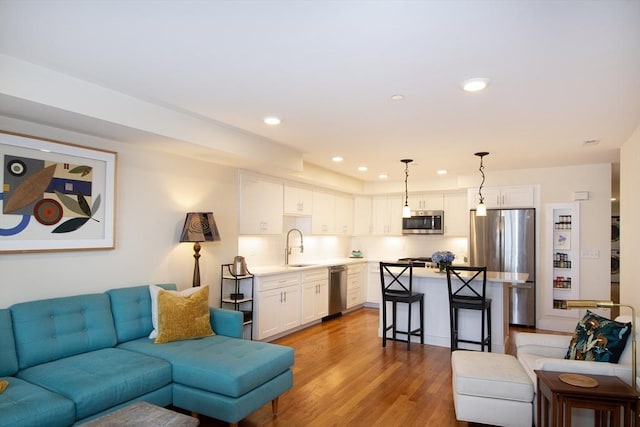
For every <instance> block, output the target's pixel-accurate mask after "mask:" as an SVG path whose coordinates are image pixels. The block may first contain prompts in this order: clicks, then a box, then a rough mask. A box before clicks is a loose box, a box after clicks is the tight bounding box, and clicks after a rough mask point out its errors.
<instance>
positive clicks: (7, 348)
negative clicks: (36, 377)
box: [0, 308, 18, 376]
mask: <svg viewBox="0 0 640 427" xmlns="http://www.w3.org/2000/svg"><path fill="white" fill-rule="evenodd" d="M0 343H2V344H1V345H0V376H3V375H13V374H15V373H16V372H18V357H17V356H16V344H15V341H14V339H13V326H12V325H11V312H10V311H9V309H6V308H5V309H2V310H0Z"/></svg>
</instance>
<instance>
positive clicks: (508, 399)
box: [451, 350, 534, 427]
mask: <svg viewBox="0 0 640 427" xmlns="http://www.w3.org/2000/svg"><path fill="white" fill-rule="evenodd" d="M451 369H452V376H451V377H452V382H453V403H454V405H455V410H456V418H457V419H458V421H467V422H474V423H482V424H492V425H497V426H505V427H516V426H522V427H531V426H532V425H533V403H532V402H533V394H534V389H533V384H532V383H531V380H530V379H529V376H528V375H527V374H526V372H525V371H524V369H523V368H522V366H521V365H520V363H519V362H518V361H517V359H516V358H515V357H513V356H511V355H508V354H499V353H481V352H477V351H464V350H458V351H454V352H453V353H452V354H451Z"/></svg>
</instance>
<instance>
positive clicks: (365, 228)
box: [353, 196, 373, 236]
mask: <svg viewBox="0 0 640 427" xmlns="http://www.w3.org/2000/svg"><path fill="white" fill-rule="evenodd" d="M371 233H373V201H372V198H371V196H355V197H354V199H353V234H355V235H357V236H367V235H369V234H371Z"/></svg>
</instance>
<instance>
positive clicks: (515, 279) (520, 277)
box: [249, 258, 529, 283]
mask: <svg viewBox="0 0 640 427" xmlns="http://www.w3.org/2000/svg"><path fill="white" fill-rule="evenodd" d="M368 261H371V260H367V259H366V258H329V259H322V260H315V261H305V262H301V263H297V262H293V263H291V265H284V264H282V265H268V266H261V267H254V268H249V270H250V271H251V273H253V274H254V275H255V276H269V275H272V274H281V273H290V272H298V271H305V270H311V269H314V268H326V267H331V266H334V265H349V264H359V263H364V262H368ZM413 275H414V276H415V277H425V278H432V279H445V280H446V278H447V275H446V274H445V273H439V272H438V270H437V269H435V268H421V267H415V268H414V269H413ZM467 277H468V275H467ZM528 277H529V275H528V274H527V273H507V272H502V271H487V282H494V283H525V282H526V281H527V278H528Z"/></svg>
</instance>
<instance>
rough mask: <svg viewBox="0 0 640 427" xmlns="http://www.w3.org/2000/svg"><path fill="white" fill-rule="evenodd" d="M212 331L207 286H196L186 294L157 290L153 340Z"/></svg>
mask: <svg viewBox="0 0 640 427" xmlns="http://www.w3.org/2000/svg"><path fill="white" fill-rule="evenodd" d="M212 335H213V330H211V323H210V322H209V287H208V286H203V287H201V288H198V290H197V291H195V292H190V293H189V294H188V295H180V294H175V293H173V292H171V291H165V290H160V292H159V293H158V336H157V337H156V340H155V343H156V344H162V343H167V342H171V341H179V340H185V339H192V338H203V337H210V336H212Z"/></svg>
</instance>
